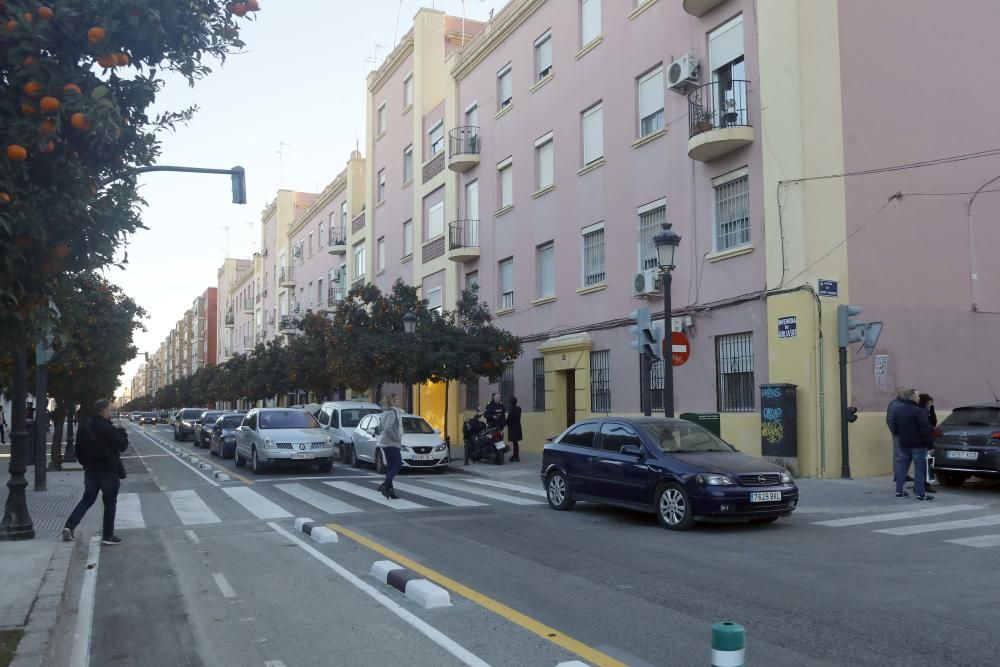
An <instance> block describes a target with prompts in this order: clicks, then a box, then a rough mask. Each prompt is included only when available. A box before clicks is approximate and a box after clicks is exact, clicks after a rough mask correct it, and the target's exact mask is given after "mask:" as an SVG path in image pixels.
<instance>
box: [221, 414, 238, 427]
mask: <svg viewBox="0 0 1000 667" xmlns="http://www.w3.org/2000/svg"><path fill="white" fill-rule="evenodd" d="M242 423H243V415H226V416H225V417H223V418H222V428H236V427H237V426H239V425H240V424H242Z"/></svg>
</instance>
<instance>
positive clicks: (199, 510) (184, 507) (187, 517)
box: [167, 489, 221, 526]
mask: <svg viewBox="0 0 1000 667" xmlns="http://www.w3.org/2000/svg"><path fill="white" fill-rule="evenodd" d="M167 498H168V499H169V500H170V504H171V505H173V506H174V511H175V512H177V516H178V517H180V520H181V523H183V524H184V525H185V526H190V525H195V524H202V523H219V522H220V521H221V519H219V517H218V515H217V514H216V513H215V512H213V511H212V510H211V509H209V507H208V505H206V504H205V501H204V500H202V499H201V498H200V497H198V494H197V493H195V492H194V491H192V490H190V489H185V490H183V491H167Z"/></svg>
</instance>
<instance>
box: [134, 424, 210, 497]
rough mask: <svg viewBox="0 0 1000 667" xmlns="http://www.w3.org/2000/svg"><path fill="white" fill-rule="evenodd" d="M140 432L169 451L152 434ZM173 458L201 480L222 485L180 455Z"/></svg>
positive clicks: (167, 450)
mask: <svg viewBox="0 0 1000 667" xmlns="http://www.w3.org/2000/svg"><path fill="white" fill-rule="evenodd" d="M140 434H141V435H143V436H145V437H146V438H148V439H149V441H150V442H151V443H153V444H154V445H156V446H157V447H159V448H160V449H162V450H163V451H165V452H167V453H168V454H169V453H170V450H169V449H167V448H166V446H164V445H161V444H160V443H159V442H158V440H159V438H154V437H153V436H151V435H149V434H148V433H142V432H141V431H140ZM173 458H174V459H176V460H177V462H178V463H180V464H181V465H182V466H186V467H187V468H188V469H189V470H190V471H191V472H193V473H194V474H196V475H198V477H201V478H202V479H203V480H205V481H206V482H208V483H209V484H211V485H212V486H222V485H221V484H219V483H218V482H216V481H215V480H214V479H212V478H211V477H209V476H208V475H206V474H205V473H203V472H202V471H200V470H198V469H197V468H195V467H194V466H193V465H191V464H190V463H188V462H187V461H185V460H184V459H182V458H181V457H179V456H174V457H173Z"/></svg>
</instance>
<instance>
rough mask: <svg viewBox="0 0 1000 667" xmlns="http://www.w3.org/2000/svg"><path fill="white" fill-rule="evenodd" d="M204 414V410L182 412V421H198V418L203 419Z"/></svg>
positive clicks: (191, 409) (190, 409) (194, 409)
mask: <svg viewBox="0 0 1000 667" xmlns="http://www.w3.org/2000/svg"><path fill="white" fill-rule="evenodd" d="M202 412H204V410H198V409H196V408H189V409H187V410H181V419H197V418H198V417H201V413H202Z"/></svg>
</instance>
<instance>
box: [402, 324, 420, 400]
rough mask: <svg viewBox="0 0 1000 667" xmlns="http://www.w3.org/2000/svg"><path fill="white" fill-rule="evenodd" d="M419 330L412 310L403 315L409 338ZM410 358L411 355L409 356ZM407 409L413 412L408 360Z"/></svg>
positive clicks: (411, 338) (404, 326) (404, 331)
mask: <svg viewBox="0 0 1000 667" xmlns="http://www.w3.org/2000/svg"><path fill="white" fill-rule="evenodd" d="M416 330H417V316H416V314H414V312H413V311H412V310H411V311H410V312H408V313H406V315H403V333H404V334H406V337H407V339H408V340H410V341H412V340H413V334H414V333H415V332H416ZM407 359H409V357H407ZM406 366H407V368H406V371H407V372H406V411H407V412H408V413H409V414H411V415H412V414H413V385H412V383H411V382H410V372H409V371H410V368H409V366H410V364H409V361H407V364H406Z"/></svg>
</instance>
